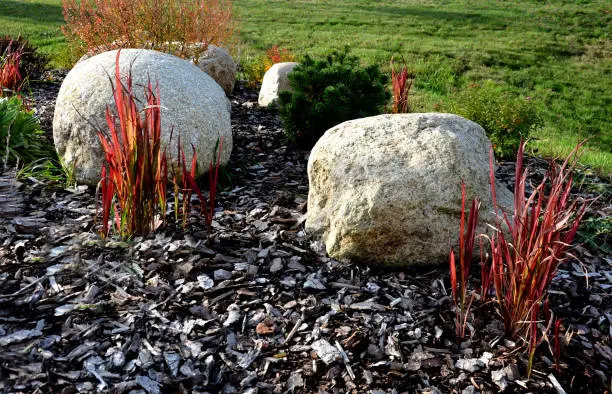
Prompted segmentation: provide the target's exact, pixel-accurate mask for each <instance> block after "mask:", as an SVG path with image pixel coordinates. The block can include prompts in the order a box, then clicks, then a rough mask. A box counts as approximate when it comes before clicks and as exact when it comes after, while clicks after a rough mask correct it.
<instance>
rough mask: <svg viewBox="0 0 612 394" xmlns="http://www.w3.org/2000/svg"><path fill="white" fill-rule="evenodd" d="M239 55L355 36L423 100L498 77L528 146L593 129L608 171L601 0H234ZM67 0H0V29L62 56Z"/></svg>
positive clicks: (594, 147) (605, 25)
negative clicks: (527, 106)
mask: <svg viewBox="0 0 612 394" xmlns="http://www.w3.org/2000/svg"><path fill="white" fill-rule="evenodd" d="M234 7H235V12H236V15H237V17H238V19H239V31H240V36H239V39H240V41H241V43H240V44H238V45H237V46H236V47H235V48H234V54H235V55H236V57H237V59H238V60H241V59H244V58H247V57H249V56H256V55H258V54H259V53H261V52H263V51H264V50H265V49H267V48H269V47H270V46H271V45H275V44H276V45H279V46H281V47H286V48H289V49H290V50H291V51H293V52H294V53H295V54H297V55H301V54H306V53H309V54H312V55H325V54H327V53H328V52H329V51H331V50H332V49H339V48H342V47H343V46H344V45H349V46H350V47H351V48H352V50H353V53H354V54H356V55H358V56H360V57H361V58H362V60H363V62H364V63H378V64H380V65H381V66H383V68H385V69H388V63H389V59H390V58H391V56H393V55H395V56H396V57H398V56H401V57H403V58H404V59H405V60H406V61H407V62H408V64H409V65H410V66H411V67H412V68H414V69H415V70H416V72H417V80H416V83H415V92H414V94H415V100H416V102H417V106H418V108H419V109H421V110H423V111H429V110H433V109H434V108H440V107H442V108H444V106H445V105H446V104H448V103H449V102H450V101H452V100H453V96H454V95H456V94H457V92H459V91H461V89H463V88H465V87H466V86H467V85H469V84H470V83H473V82H479V81H483V80H486V79H493V80H495V81H496V82H498V83H501V84H503V85H504V87H505V88H506V89H507V90H509V91H511V92H513V93H515V94H516V95H517V96H523V97H526V96H530V97H531V100H532V102H533V103H534V105H537V106H538V109H539V111H540V113H541V115H542V117H543V119H544V127H543V128H542V129H541V130H540V131H538V132H537V133H536V135H535V137H536V139H534V140H533V141H531V143H530V147H531V148H532V149H534V150H537V151H538V152H540V153H542V154H545V155H552V156H562V155H565V154H567V153H568V152H569V151H570V150H571V149H572V147H573V146H574V145H575V144H576V142H577V141H579V140H580V139H582V138H585V137H593V139H592V140H591V141H590V143H589V145H588V146H589V149H588V150H587V151H586V152H585V154H584V155H583V157H582V162H583V163H585V164H587V165H589V166H592V167H593V168H595V169H597V170H598V171H600V172H602V173H604V174H606V175H608V176H610V174H612V128H611V127H610V123H609V121H610V118H611V115H612V94H611V93H610V92H611V91H612V77H611V71H612V44H611V42H610V38H609V32H610V31H611V29H610V28H611V26H612V23H611V22H612V6H610V4H609V2H608V1H606V0H593V1H586V0H583V1H580V0H572V1H560V0H553V1H535V0H531V1H514V2H509V1H494V0H471V1H467V0H446V1H444V0H439V1H433V0H432V1H426V0H420V1H417V0H386V1H384V2H382V1H371V0H237V1H235V2H234ZM62 22H63V19H62V14H61V0H0V34H12V35H16V34H19V33H21V34H22V35H24V36H26V37H27V38H29V39H30V40H31V41H33V42H34V43H35V44H37V45H39V46H40V47H41V49H42V50H43V51H44V52H46V53H49V54H50V55H51V56H52V58H53V60H54V64H55V65H61V64H62V63H65V62H66V60H65V59H67V58H69V54H70V52H69V51H67V50H66V44H65V42H64V40H63V38H62V35H61V32H60V30H59V28H60V26H61V25H62Z"/></svg>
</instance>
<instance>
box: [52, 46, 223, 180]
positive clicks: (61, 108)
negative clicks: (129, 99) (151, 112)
mask: <svg viewBox="0 0 612 394" xmlns="http://www.w3.org/2000/svg"><path fill="white" fill-rule="evenodd" d="M116 54H117V51H110V52H104V53H101V54H99V55H96V56H93V57H91V58H89V59H87V60H84V61H82V62H80V63H79V64H77V65H76V66H75V67H74V68H73V69H72V70H71V71H70V72H69V73H68V75H67V76H66V78H65V79H64V82H63V83H62V86H61V88H60V91H59V95H58V97H57V102H56V106H55V114H54V118H53V139H54V141H55V148H56V149H57V152H58V154H59V156H60V157H61V158H62V159H63V160H64V161H65V162H66V164H67V165H68V166H71V165H72V164H73V163H76V164H75V177H76V180H77V182H79V183H83V184H89V185H96V184H97V183H98V181H99V180H100V172H101V168H102V164H103V157H104V155H103V152H102V147H101V145H100V142H99V139H98V135H97V130H103V131H107V130H108V126H107V123H106V119H105V113H106V108H107V106H110V108H111V110H112V111H113V112H114V111H115V105H114V101H113V95H112V89H111V82H110V80H109V78H111V79H112V80H113V83H114V75H115V59H116ZM120 69H121V74H122V76H123V80H124V79H125V78H124V77H125V76H126V75H127V73H128V70H130V69H131V74H132V78H133V84H134V92H135V93H136V95H137V97H139V98H140V99H142V97H144V93H143V92H144V89H143V87H142V85H144V84H146V83H147V80H148V78H150V80H151V82H152V83H153V85H154V86H155V84H156V83H158V84H159V94H160V99H161V104H162V111H161V112H162V141H163V143H164V144H165V146H168V143H169V142H170V134H171V131H172V130H174V131H173V132H172V133H173V135H172V139H173V140H172V145H171V146H169V148H168V150H167V152H168V153H169V154H171V155H174V156H176V154H175V152H176V143H177V140H178V138H177V137H178V135H179V134H180V137H181V145H182V147H183V149H184V151H185V154H186V155H187V157H191V152H192V150H191V144H193V146H194V147H195V149H196V153H197V160H198V163H199V164H198V171H199V172H200V174H201V173H202V172H205V171H207V169H208V164H209V162H210V161H211V160H212V159H213V155H214V149H215V144H216V143H217V141H218V140H219V139H220V138H223V151H222V152H221V163H222V164H226V163H227V162H228V160H229V157H230V153H231V151H232V130H231V124H230V110H231V109H230V102H229V100H228V99H227V97H226V96H225V93H224V91H223V89H222V88H221V87H220V86H219V85H218V84H217V83H216V82H215V81H214V80H213V79H212V78H211V77H210V76H208V75H207V74H206V73H204V72H202V71H201V70H200V69H199V68H198V67H196V66H194V65H193V64H191V63H189V62H187V61H185V60H182V59H179V58H177V57H174V56H172V55H169V54H165V53H161V52H155V51H151V50H144V49H123V50H122V51H121V59H120ZM140 107H141V108H142V107H143V105H142V103H141V105H140ZM188 161H189V160H188Z"/></svg>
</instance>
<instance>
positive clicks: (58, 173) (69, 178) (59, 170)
mask: <svg viewBox="0 0 612 394" xmlns="http://www.w3.org/2000/svg"><path fill="white" fill-rule="evenodd" d="M75 164H76V163H75V162H73V163H72V164H70V165H68V164H66V163H64V161H63V160H62V159H61V158H57V157H56V158H47V157H41V158H40V159H38V160H34V161H33V162H31V163H27V164H25V165H24V166H22V167H21V168H20V169H19V171H17V173H16V175H15V178H17V179H18V180H21V179H27V178H34V179H36V180H39V181H41V180H43V181H48V182H51V183H55V184H59V185H62V186H64V187H74V186H75V185H76V181H75V178H74V166H75Z"/></svg>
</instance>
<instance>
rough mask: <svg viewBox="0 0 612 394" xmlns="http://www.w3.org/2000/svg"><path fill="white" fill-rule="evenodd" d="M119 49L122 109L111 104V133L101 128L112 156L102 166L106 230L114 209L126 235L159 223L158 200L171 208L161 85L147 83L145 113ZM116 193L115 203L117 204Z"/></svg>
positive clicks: (117, 91) (117, 90)
mask: <svg viewBox="0 0 612 394" xmlns="http://www.w3.org/2000/svg"><path fill="white" fill-rule="evenodd" d="M120 54H121V51H118V52H117V57H116V66H115V82H114V85H113V97H114V101H115V105H116V107H117V115H116V116H115V115H113V114H112V113H111V110H110V108H107V110H106V121H107V123H108V127H109V133H108V135H106V134H103V133H101V132H100V133H98V137H99V139H100V142H101V144H102V148H103V151H104V155H105V158H106V162H107V164H106V166H105V167H103V169H102V180H101V182H100V189H101V192H102V219H103V223H102V230H101V233H102V235H103V236H106V235H108V232H109V230H110V229H109V221H108V220H109V218H111V216H113V215H111V211H114V217H113V219H114V223H115V227H116V229H117V232H118V233H119V234H120V235H121V236H124V237H129V236H131V235H133V234H135V233H138V234H145V233H148V232H150V231H152V230H154V229H155V227H156V225H155V215H156V209H155V208H156V205H159V208H160V211H161V217H162V218H164V217H165V211H166V186H167V182H168V179H167V160H166V155H165V153H163V152H162V150H161V109H160V101H159V89H157V88H155V89H154V88H153V87H152V85H151V83H150V82H149V83H148V84H147V86H146V87H145V100H146V103H147V105H146V107H145V109H144V110H143V112H144V117H141V116H140V113H139V111H138V109H137V106H136V99H135V97H134V93H133V88H132V78H131V75H128V76H127V78H126V81H125V85H124V83H123V82H122V81H121V76H120V75H121V74H120V68H119V59H120ZM113 199H115V203H114V204H113Z"/></svg>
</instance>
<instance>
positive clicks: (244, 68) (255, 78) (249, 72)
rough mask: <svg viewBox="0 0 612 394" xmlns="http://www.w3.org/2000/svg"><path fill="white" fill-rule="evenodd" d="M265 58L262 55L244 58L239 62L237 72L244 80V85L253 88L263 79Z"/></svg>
mask: <svg viewBox="0 0 612 394" xmlns="http://www.w3.org/2000/svg"><path fill="white" fill-rule="evenodd" d="M266 70H267V69H266V59H265V58H264V57H263V56H260V57H256V58H246V59H245V60H243V61H242V62H241V63H240V70H239V72H240V73H241V74H242V78H243V79H244V80H245V81H246V85H247V86H248V87H250V88H252V89H254V88H255V87H256V86H257V84H258V83H261V81H262V80H263V77H264V74H265V73H266Z"/></svg>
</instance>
